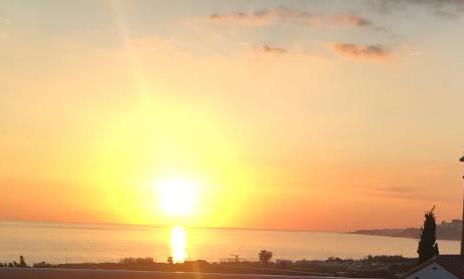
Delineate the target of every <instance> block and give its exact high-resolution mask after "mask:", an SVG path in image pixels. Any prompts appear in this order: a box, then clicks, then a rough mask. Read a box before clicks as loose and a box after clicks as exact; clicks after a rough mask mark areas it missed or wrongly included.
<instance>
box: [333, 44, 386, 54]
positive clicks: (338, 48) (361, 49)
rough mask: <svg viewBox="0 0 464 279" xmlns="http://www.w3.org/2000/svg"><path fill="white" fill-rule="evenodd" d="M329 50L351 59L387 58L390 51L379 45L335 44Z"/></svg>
mask: <svg viewBox="0 0 464 279" xmlns="http://www.w3.org/2000/svg"><path fill="white" fill-rule="evenodd" d="M331 48H332V50H333V51H335V52H336V53H338V54H341V55H345V56H348V57H352V58H387V57H388V56H390V51H389V50H388V49H386V48H385V47H383V46H381V45H358V44H347V43H335V44H333V45H332V46H331Z"/></svg>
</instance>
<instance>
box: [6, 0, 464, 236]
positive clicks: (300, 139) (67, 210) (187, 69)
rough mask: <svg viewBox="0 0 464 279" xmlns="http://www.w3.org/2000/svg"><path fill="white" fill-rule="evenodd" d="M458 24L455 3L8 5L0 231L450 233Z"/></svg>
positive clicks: (462, 62) (455, 181) (460, 40)
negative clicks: (182, 228) (121, 227)
mask: <svg viewBox="0 0 464 279" xmlns="http://www.w3.org/2000/svg"><path fill="white" fill-rule="evenodd" d="M463 26H464V1H460V0H447V1H438V0H436V1H435V0H424V1H416V0H404V1H383V0H366V1H361V0H358V1H354V0H353V1H346V0H339V1H325V0H320V1H271V0H269V1H250V0H247V1H221V2H219V1H213V0H211V1H58V0H57V1H14V0H11V1H7V0H2V1H1V2H0V135H1V136H0V154H1V156H0V219H1V220H47V221H65V222H108V223H131V224H153V225H162V226H164V225H173V224H180V223H181V224H184V225H187V226H202V227H203V226H205V227H245V228H272V229H307V230H322V231H347V230H352V229H357V228H379V227H405V226H420V224H421V222H422V215H423V212H424V211H425V210H427V209H429V208H431V207H432V206H433V205H436V214H437V218H438V220H439V221H441V220H444V219H446V220H448V219H452V218H458V217H460V216H461V212H462V211H461V210H462V195H463V194H462V179H461V177H462V175H463V173H464V170H463V166H462V165H459V162H458V159H459V158H460V156H461V155H462V152H463V151H464V141H463V139H464V125H463V112H464V109H463V105H464V78H463V77H462V75H463V73H464V55H463V50H464V29H463ZM166 181H168V182H166ZM172 181H175V183H179V184H181V185H184V184H188V185H194V186H192V189H193V190H192V189H190V190H192V191H193V192H194V193H192V195H194V196H195V201H188V202H189V203H190V202H192V204H191V206H189V207H188V208H174V209H173V210H174V211H176V210H177V211H179V210H182V212H183V214H180V215H176V214H174V215H176V216H172V214H169V213H170V212H169V210H170V209H169V205H167V207H168V208H167V209H166V206H165V207H164V209H163V206H162V203H163V201H164V202H166V201H170V200H169V198H166V199H164V200H160V195H162V193H160V191H163V190H162V189H161V190H160V189H159V185H163V183H167V184H168V186H167V187H168V188H169V187H171V185H172V183H173V182H172ZM169 183H171V184H169ZM182 187H183V186H182ZM190 190H189V191H190ZM189 198H190V196H189V197H186V199H189ZM174 200H175V199H174ZM181 201H184V202H185V200H183V199H181ZM160 204H161V206H160ZM189 205H190V204H189ZM173 210H171V211H173ZM184 211H185V212H184Z"/></svg>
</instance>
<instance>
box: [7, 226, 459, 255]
mask: <svg viewBox="0 0 464 279" xmlns="http://www.w3.org/2000/svg"><path fill="white" fill-rule="evenodd" d="M439 247H440V252H441V253H442V254H449V253H453V254H455V253H458V252H459V242H458V241H439ZM261 249H268V250H271V251H272V252H273V253H274V259H290V260H300V259H326V258H328V257H330V256H337V257H341V258H361V257H364V256H366V255H369V254H370V255H403V256H407V257H415V256H416V249H417V240H415V239H406V238H389V237H380V236H364V235H350V234H339V233H317V232H284V231H254V230H234V229H232V230H231V229H190V228H189V229H186V228H182V227H175V228H153V227H141V226H122V225H74V224H58V223H29V222H27V223H26V222H21V223H20V222H0V262H6V261H12V260H17V258H18V257H19V255H23V256H25V258H26V262H28V263H29V264H31V263H35V262H40V261H47V262H51V263H65V262H116V261H118V260H119V259H120V258H123V257H153V258H155V259H156V260H157V261H163V262H164V261H166V259H167V257H169V256H173V257H174V259H175V260H178V261H181V260H182V259H204V260H207V261H219V260H221V259H224V258H231V257H232V256H231V255H239V256H240V258H242V259H249V260H256V259H257V254H258V252H259V250H261Z"/></svg>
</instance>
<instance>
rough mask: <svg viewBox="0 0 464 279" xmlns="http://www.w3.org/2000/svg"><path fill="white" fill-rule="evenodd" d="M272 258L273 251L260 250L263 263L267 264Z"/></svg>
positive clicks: (260, 259)
mask: <svg viewBox="0 0 464 279" xmlns="http://www.w3.org/2000/svg"><path fill="white" fill-rule="evenodd" d="M271 258H272V252H271V251H267V250H261V252H259V261H260V262H261V264H262V265H267V264H268V263H269V261H270V260H271Z"/></svg>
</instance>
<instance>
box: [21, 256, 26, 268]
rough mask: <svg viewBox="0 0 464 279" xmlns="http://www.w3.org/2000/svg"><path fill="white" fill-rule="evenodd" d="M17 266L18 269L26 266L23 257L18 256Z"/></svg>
mask: <svg viewBox="0 0 464 279" xmlns="http://www.w3.org/2000/svg"><path fill="white" fill-rule="evenodd" d="M19 266H20V267H26V266H27V264H26V261H25V260H24V257H23V256H19Z"/></svg>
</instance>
